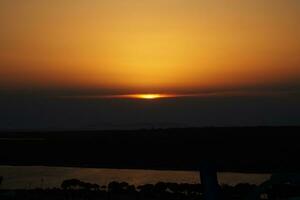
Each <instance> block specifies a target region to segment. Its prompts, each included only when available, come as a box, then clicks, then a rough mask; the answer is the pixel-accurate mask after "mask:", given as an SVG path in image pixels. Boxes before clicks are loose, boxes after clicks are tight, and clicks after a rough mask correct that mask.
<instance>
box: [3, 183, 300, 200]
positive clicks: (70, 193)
mask: <svg viewBox="0 0 300 200" xmlns="http://www.w3.org/2000/svg"><path fill="white" fill-rule="evenodd" d="M256 191H260V194H259V196H258V197H257V198H255V199H262V200H263V199H269V200H285V199H290V198H293V197H299V196H300V184H291V183H282V184H274V185H272V186H270V187H266V188H264V189H263V190H260V187H259V186H257V185H252V184H248V183H240V184H238V185H236V186H229V185H222V186H221V196H222V199H223V200H240V199H249V197H251V196H252V194H253V193H256ZM203 193H204V189H203V185H201V184H187V183H165V182H158V183H156V184H145V185H139V186H134V185H130V184H128V183H126V182H111V183H109V184H108V185H103V186H99V185H97V184H93V183H87V182H83V181H81V180H77V179H70V180H65V181H63V183H62V184H61V187H59V188H48V189H42V188H37V189H30V190H25V189H18V190H0V199H1V200H40V199H46V200H47V199H57V200H60V199H61V200H66V199H68V200H77V199H78V200H81V199H85V200H132V199H135V200H201V199H203V198H204V195H203Z"/></svg>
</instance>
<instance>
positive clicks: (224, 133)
mask: <svg viewBox="0 0 300 200" xmlns="http://www.w3.org/2000/svg"><path fill="white" fill-rule="evenodd" d="M299 135H300V127H240V128H230V127H228V128H182V129H153V130H134V131H73V132H72V131H70V132H2V133H0V138H1V139H0V165H38V166H69V167H99V168H116V169H118V168H123V169H159V170H199V169H200V168H202V167H203V166H206V165H207V164H208V163H209V164H210V165H214V166H216V168H217V170H218V171H227V172H228V171H232V172H255V173H274V172H300V159H299V152H300V139H299Z"/></svg>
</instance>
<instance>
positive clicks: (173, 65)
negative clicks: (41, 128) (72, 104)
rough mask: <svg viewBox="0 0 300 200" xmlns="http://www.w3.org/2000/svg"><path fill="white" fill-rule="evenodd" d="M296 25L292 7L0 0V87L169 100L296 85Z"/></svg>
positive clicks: (299, 29)
mask: <svg viewBox="0 0 300 200" xmlns="http://www.w3.org/2000/svg"><path fill="white" fill-rule="evenodd" d="M299 18H300V3H299V1H296V0H270V1H261V0H242V1H216V0H207V1H199V0H189V1H186V0H172V1H171V0H151V1H150V0H101V1H79V0H78V1H69V0H60V1H40V0H28V1H13V0H11V1H9V0H2V1H0V30H1V31H0V44H1V45H0V77H1V78H0V87H1V88H2V87H7V88H13V87H17V88H18V87H25V88H35V87H41V88H80V89H82V88H83V89H86V88H88V89H90V88H92V89H94V88H96V89H99V90H101V89H103V88H104V89H120V90H122V91H124V92H126V93H131V92H136V91H138V92H147V91H152V92H158V91H159V92H167V93H169V92H177V90H181V91H184V92H185V90H186V88H188V89H189V90H190V91H194V90H198V89H199V90H202V89H203V90H206V89H207V88H208V89H211V88H214V89H215V88H217V89H218V88H225V89H226V88H234V87H238V88H241V87H248V86H260V85H263V84H265V85H272V84H274V83H275V84H278V82H284V81H286V80H288V81H293V80H300V78H299V77H300V67H299V66H300V56H299V52H300V40H299V35H300V24H299ZM292 79H293V80H292ZM187 92H189V91H187ZM135 97H136V98H137V97H138V96H135ZM139 97H140V98H141V99H155V98H163V96H161V95H160V96H159V95H153V94H150V95H146V96H145V95H144V96H143V95H140V96H139Z"/></svg>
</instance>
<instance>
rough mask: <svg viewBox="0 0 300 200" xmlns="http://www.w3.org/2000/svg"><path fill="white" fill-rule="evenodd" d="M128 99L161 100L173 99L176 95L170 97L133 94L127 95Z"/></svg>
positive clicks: (165, 95)
mask: <svg viewBox="0 0 300 200" xmlns="http://www.w3.org/2000/svg"><path fill="white" fill-rule="evenodd" d="M126 97H128V98H134V99H148V100H152V99H161V98H171V97H175V95H169V94H132V95H127V96H126Z"/></svg>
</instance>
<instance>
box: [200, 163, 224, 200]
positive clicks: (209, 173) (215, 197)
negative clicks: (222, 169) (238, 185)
mask: <svg viewBox="0 0 300 200" xmlns="http://www.w3.org/2000/svg"><path fill="white" fill-rule="evenodd" d="M200 179H201V185H202V187H203V192H204V193H203V194H204V199H205V200H220V199H221V196H220V193H221V189H220V186H219V183H218V176H217V169H216V168H215V167H214V166H213V165H210V164H206V165H204V166H203V167H202V168H201V169H200Z"/></svg>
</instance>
